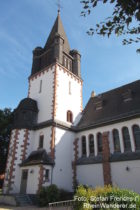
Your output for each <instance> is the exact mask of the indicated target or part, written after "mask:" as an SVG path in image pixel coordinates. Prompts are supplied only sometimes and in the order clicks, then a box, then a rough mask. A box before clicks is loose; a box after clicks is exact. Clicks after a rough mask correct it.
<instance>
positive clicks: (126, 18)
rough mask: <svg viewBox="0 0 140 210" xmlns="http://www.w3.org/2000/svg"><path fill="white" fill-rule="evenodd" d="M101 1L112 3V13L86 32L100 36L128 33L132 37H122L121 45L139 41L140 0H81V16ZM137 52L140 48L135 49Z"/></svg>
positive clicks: (88, 12) (87, 13)
mask: <svg viewBox="0 0 140 210" xmlns="http://www.w3.org/2000/svg"><path fill="white" fill-rule="evenodd" d="M100 2H102V3H103V4H106V3H110V4H112V5H113V13H112V15H111V16H110V17H107V18H106V19H105V20H104V21H102V22H100V23H99V24H96V26H95V28H90V29H89V31H88V32H87V33H88V34H89V35H93V34H98V35H101V36H105V35H107V36H108V37H110V35H111V34H113V33H114V34H116V35H117V36H120V35H125V36H127V35H130V36H131V37H132V36H133V39H132V38H129V39H128V40H127V39H123V45H126V44H131V43H133V42H135V43H138V42H139V41H140V37H139V33H140V0H88V1H81V3H82V4H83V11H82V12H81V15H82V16H84V17H85V16H86V15H89V14H90V13H91V11H92V10H93V11H94V8H95V7H96V6H98V4H99V3H100ZM137 51H138V52H139V51H140V49H138V50H137Z"/></svg>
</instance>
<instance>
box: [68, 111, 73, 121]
mask: <svg viewBox="0 0 140 210" xmlns="http://www.w3.org/2000/svg"><path fill="white" fill-rule="evenodd" d="M67 122H70V123H72V122H73V114H72V112H71V111H67Z"/></svg>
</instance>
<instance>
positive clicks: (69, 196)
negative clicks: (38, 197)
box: [59, 189, 73, 201]
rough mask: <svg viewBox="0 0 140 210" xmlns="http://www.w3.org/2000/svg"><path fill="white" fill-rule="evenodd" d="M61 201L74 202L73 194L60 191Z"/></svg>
mask: <svg viewBox="0 0 140 210" xmlns="http://www.w3.org/2000/svg"><path fill="white" fill-rule="evenodd" d="M59 195H60V197H59V201H66V200H72V199H73V193H70V192H68V191H66V190H64V189H59Z"/></svg>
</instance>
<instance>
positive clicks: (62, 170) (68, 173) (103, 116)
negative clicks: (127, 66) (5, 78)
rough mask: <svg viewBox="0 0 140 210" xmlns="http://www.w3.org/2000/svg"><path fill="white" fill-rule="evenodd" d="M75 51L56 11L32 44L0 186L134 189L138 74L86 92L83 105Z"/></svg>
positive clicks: (139, 128)
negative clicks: (44, 34) (41, 41)
mask: <svg viewBox="0 0 140 210" xmlns="http://www.w3.org/2000/svg"><path fill="white" fill-rule="evenodd" d="M80 59H81V55H80V53H79V52H78V51H77V50H71V49H70V46H69V43H68V39H67V36H66V34H65V32H64V28H63V25H62V21H61V18H60V14H59V13H58V16H57V18H56V21H55V23H54V26H53V28H52V30H51V33H50V35H49V37H48V39H47V42H46V44H45V46H44V48H41V47H37V48H35V50H34V51H33V64H32V71H31V75H30V77H29V89H28V97H27V98H25V99H23V100H22V101H21V102H20V103H19V105H18V107H17V108H16V109H15V110H14V122H13V129H12V132H11V137H10V145H9V152H8V158H7V166H6V172H5V180H4V186H3V192H4V193H10V194H12V193H22V194H36V193H37V192H38V191H39V190H40V188H41V187H42V186H49V185H51V184H56V185H57V186H58V187H59V188H62V189H65V190H67V191H70V192H72V191H73V189H74V188H75V186H76V185H78V184H84V185H89V186H92V187H95V186H103V185H107V184H112V185H116V186H119V187H123V188H128V189H132V190H134V191H136V192H139V193H140V182H139V174H140V80H138V81H135V82H133V83H130V84H127V85H124V86H122V87H119V88H116V89H113V90H110V91H108V92H105V93H102V94H100V95H97V96H96V95H95V93H94V92H92V94H91V97H90V99H89V101H88V103H87V105H86V107H85V108H84V109H83V106H82V85H83V80H82V78H81V72H80Z"/></svg>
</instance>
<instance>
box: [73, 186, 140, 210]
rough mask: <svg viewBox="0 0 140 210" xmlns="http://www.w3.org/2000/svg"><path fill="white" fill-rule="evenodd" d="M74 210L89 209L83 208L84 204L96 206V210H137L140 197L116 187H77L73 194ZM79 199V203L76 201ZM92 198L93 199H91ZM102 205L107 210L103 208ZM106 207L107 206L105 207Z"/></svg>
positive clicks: (139, 205)
mask: <svg viewBox="0 0 140 210" xmlns="http://www.w3.org/2000/svg"><path fill="white" fill-rule="evenodd" d="M74 198H75V201H76V204H75V208H74V209H75V210H84V209H87V210H88V209H91V208H84V205H83V204H84V203H87V204H92V205H98V208H96V209H98V210H102V209H110V210H113V209H115V210H120V209H121V210H123V209H124V210H126V209H127V210H139V209H140V195H139V194H137V193H135V192H133V191H131V190H127V189H120V188H118V187H112V186H105V187H96V188H95V189H93V188H87V187H86V188H85V187H84V186H79V187H78V189H77V191H76V194H75V197H74ZM77 198H80V199H81V201H78V199H77ZM93 198H94V199H93ZM103 205H104V206H106V207H107V208H103ZM107 205H108V206H107ZM112 205H116V206H117V205H119V207H122V208H118V207H116V208H113V207H112ZM101 206H102V207H101Z"/></svg>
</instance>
